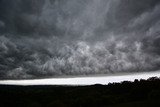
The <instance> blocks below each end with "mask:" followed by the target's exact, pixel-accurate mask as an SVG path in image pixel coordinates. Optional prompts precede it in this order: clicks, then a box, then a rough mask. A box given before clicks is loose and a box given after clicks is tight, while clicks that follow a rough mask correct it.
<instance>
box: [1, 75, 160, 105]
mask: <svg viewBox="0 0 160 107" xmlns="http://www.w3.org/2000/svg"><path fill="white" fill-rule="evenodd" d="M0 98H1V101H0V107H13V106H15V107H155V106H158V107H159V106H160V79H159V78H157V77H152V78H149V79H148V80H142V79H141V80H135V81H134V82H129V81H124V82H122V83H110V84H108V85H100V84H96V85H92V86H13V85H0Z"/></svg>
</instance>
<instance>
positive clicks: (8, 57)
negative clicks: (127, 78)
mask: <svg viewBox="0 0 160 107" xmlns="http://www.w3.org/2000/svg"><path fill="white" fill-rule="evenodd" d="M159 8H160V4H159V0H141V1H135V0H128V1H126V0H119V1H117V0H107V1H106V0H67V1H66V0H34V1H33V0H14V1H9V0H0V79H28V78H45V77H57V76H64V75H75V76H76V75H90V74H109V73H121V72H122V73H123V72H144V71H147V72H149V71H154V70H159V69H160V51H159V48H160V36H159V32H160V31H159V27H160V26H159V25H160V24H159V23H160V20H159V18H160V14H159V12H158V10H159Z"/></svg>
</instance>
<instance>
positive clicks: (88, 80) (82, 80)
mask: <svg viewBox="0 0 160 107" xmlns="http://www.w3.org/2000/svg"><path fill="white" fill-rule="evenodd" d="M150 77H160V72H159V71H156V72H145V73H134V74H127V75H115V76H114V75H113V76H105V75H104V76H92V77H91V76H90V77H75V78H49V79H34V80H1V81H0V84H3V85H6V84H7V85H93V84H102V85H107V84H108V83H114V82H122V81H134V80H135V79H138V80H140V79H148V78H150Z"/></svg>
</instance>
